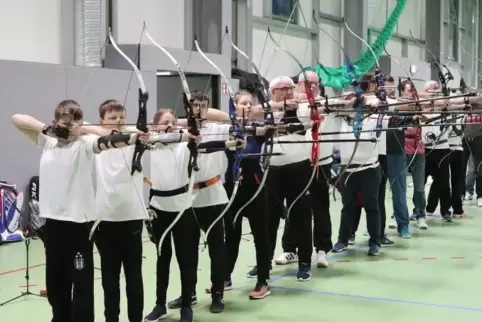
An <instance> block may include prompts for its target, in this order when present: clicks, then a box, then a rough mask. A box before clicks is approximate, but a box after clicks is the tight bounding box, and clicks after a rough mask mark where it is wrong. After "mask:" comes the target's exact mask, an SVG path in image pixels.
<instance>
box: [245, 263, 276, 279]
mask: <svg viewBox="0 0 482 322" xmlns="http://www.w3.org/2000/svg"><path fill="white" fill-rule="evenodd" d="M272 270H273V266H271V265H270V266H269V272H270V273H271V271H272ZM246 277H247V278H257V277H258V266H255V267H253V268H252V269H251V270H250V271H249V272H248V274H246Z"/></svg>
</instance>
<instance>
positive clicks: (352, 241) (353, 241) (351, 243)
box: [348, 234, 355, 245]
mask: <svg viewBox="0 0 482 322" xmlns="http://www.w3.org/2000/svg"><path fill="white" fill-rule="evenodd" d="M348 245H355V234H353V235H351V237H350V238H349V239H348Z"/></svg>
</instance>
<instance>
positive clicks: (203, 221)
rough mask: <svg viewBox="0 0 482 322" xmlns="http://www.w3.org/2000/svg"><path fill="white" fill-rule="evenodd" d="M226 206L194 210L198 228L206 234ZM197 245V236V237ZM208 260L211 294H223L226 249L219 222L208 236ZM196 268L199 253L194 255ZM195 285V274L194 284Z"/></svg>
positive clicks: (221, 226)
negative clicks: (209, 263)
mask: <svg viewBox="0 0 482 322" xmlns="http://www.w3.org/2000/svg"><path fill="white" fill-rule="evenodd" d="M225 207H226V205H216V206H209V207H201V208H194V213H195V215H196V218H197V220H198V223H199V227H200V228H201V229H202V230H203V231H204V232H206V230H207V229H208V228H209V226H211V224H212V223H213V222H214V220H216V218H217V217H218V216H219V215H220V214H221V212H222V211H223V210H224V208H225ZM198 229H199V228H198ZM197 243H198V244H199V235H198V237H197ZM207 243H208V250H209V258H210V259H211V283H212V288H211V294H212V295H215V294H221V295H222V294H223V293H224V278H225V276H226V274H225V267H226V247H225V244H224V223H223V221H222V220H219V221H218V222H217V223H216V224H215V225H214V227H213V228H212V229H211V231H210V232H209V236H208V240H207ZM194 259H195V261H196V267H197V264H198V261H199V252H198V251H196V253H195V254H194ZM196 283H197V274H196V280H195V284H196Z"/></svg>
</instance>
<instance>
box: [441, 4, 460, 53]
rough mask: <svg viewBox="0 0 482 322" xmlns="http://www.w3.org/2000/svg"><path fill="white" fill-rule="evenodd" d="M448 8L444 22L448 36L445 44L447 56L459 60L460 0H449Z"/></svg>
mask: <svg viewBox="0 0 482 322" xmlns="http://www.w3.org/2000/svg"><path fill="white" fill-rule="evenodd" d="M446 5H448V8H445V11H446V13H448V16H446V19H447V20H446V21H445V22H444V25H445V28H444V29H445V32H446V33H445V34H446V35H447V36H448V37H447V41H446V45H445V54H444V55H445V58H446V59H448V60H453V61H458V59H459V38H460V35H459V26H458V20H459V12H460V6H459V0H448V1H447V2H446Z"/></svg>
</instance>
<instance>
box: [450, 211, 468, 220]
mask: <svg viewBox="0 0 482 322" xmlns="http://www.w3.org/2000/svg"><path fill="white" fill-rule="evenodd" d="M453 217H454V218H457V219H460V218H464V217H467V213H466V212H464V213H461V214H453Z"/></svg>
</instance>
